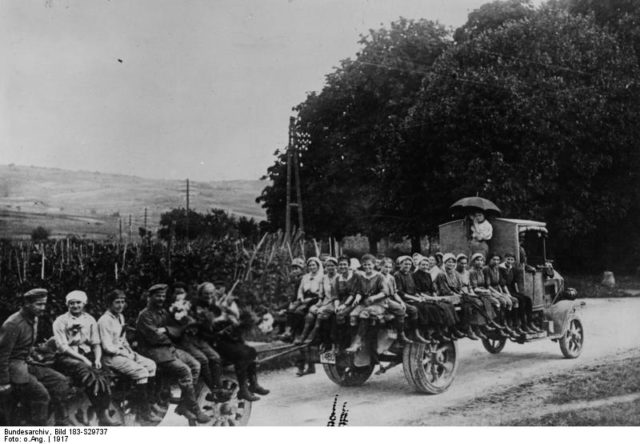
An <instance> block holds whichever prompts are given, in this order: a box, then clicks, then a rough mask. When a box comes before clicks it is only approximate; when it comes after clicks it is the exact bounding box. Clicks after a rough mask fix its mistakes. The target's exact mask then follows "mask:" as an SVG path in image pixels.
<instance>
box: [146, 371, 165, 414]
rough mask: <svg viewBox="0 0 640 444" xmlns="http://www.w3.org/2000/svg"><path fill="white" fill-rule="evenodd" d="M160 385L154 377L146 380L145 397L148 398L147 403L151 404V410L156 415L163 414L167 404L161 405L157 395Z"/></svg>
mask: <svg viewBox="0 0 640 444" xmlns="http://www.w3.org/2000/svg"><path fill="white" fill-rule="evenodd" d="M159 391H160V387H159V383H158V380H157V379H156V378H149V381H148V382H147V399H148V400H149V405H150V406H151V410H153V413H155V414H156V415H163V416H164V414H165V413H166V411H167V407H168V406H167V405H162V402H161V400H160V395H159Z"/></svg>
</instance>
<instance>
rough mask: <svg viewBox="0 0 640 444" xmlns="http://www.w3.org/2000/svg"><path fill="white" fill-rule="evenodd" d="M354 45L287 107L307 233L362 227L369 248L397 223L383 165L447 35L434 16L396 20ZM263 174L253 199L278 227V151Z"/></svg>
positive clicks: (282, 190)
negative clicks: (313, 89) (318, 84)
mask: <svg viewBox="0 0 640 444" xmlns="http://www.w3.org/2000/svg"><path fill="white" fill-rule="evenodd" d="M360 44H361V45H362V49H361V51H360V52H359V53H358V54H357V56H356V57H355V59H347V60H344V61H342V62H341V64H340V67H338V68H337V69H336V70H335V71H334V72H332V73H331V74H329V75H327V77H326V85H325V87H324V88H323V89H322V91H321V92H320V93H311V94H309V95H308V96H307V99H306V100H305V101H304V102H303V103H301V104H300V105H298V106H297V107H296V108H295V110H296V111H297V113H298V116H297V130H298V135H299V139H300V140H301V145H302V146H301V153H300V158H301V166H300V170H301V176H302V178H303V183H302V196H303V203H304V212H305V214H304V216H305V221H306V226H305V229H306V231H307V233H310V234H313V235H316V236H328V235H330V236H333V237H336V238H341V237H342V236H344V235H347V234H355V233H364V234H367V235H368V236H369V239H370V244H371V248H372V249H375V244H376V240H377V239H379V238H380V237H381V236H383V235H386V234H388V233H390V232H393V231H394V230H395V229H396V226H397V216H395V215H393V214H390V211H389V208H392V209H393V208H394V207H395V203H394V202H392V201H391V202H389V201H388V200H387V198H388V194H387V193H386V192H384V190H383V179H384V176H385V173H386V166H385V165H386V163H387V161H388V158H389V157H393V156H395V154H394V151H395V149H396V145H397V141H398V138H399V137H400V136H399V133H402V132H403V131H404V129H403V122H404V117H405V115H406V113H407V110H408V109H409V108H410V107H411V106H412V105H413V100H414V96H415V94H416V93H417V92H418V91H419V89H420V86H421V83H422V79H423V78H424V77H425V75H426V73H427V72H428V70H429V67H430V66H431V65H432V64H433V62H434V61H435V60H436V59H437V57H438V56H440V54H442V53H443V51H444V50H445V49H446V48H447V47H448V45H450V40H449V34H448V32H447V30H446V29H445V28H444V27H443V26H441V25H439V24H437V23H434V22H430V21H427V20H418V21H413V20H406V19H400V20H398V21H396V22H394V23H392V24H391V25H390V27H389V28H388V29H386V28H381V29H378V30H371V31H370V33H369V34H368V35H367V36H363V37H362V38H361V40H360ZM267 177H268V178H269V179H271V181H272V185H269V186H267V187H266V188H265V190H264V191H263V193H262V195H261V196H260V197H259V198H258V199H257V200H258V202H260V203H262V205H263V207H264V208H265V209H266V211H267V217H268V220H269V222H270V223H271V226H272V228H275V227H281V226H282V225H283V219H284V213H285V195H286V153H285V152H282V151H277V152H276V161H275V163H274V165H272V166H271V167H270V168H269V169H268V171H267ZM305 178H306V179H307V180H304V179H305ZM309 179H310V180H309ZM394 212H395V210H394Z"/></svg>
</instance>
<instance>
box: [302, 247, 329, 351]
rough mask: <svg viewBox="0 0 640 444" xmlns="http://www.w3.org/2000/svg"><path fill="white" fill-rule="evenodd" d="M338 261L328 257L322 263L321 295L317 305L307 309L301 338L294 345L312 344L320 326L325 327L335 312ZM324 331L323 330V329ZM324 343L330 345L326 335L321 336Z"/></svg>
mask: <svg viewBox="0 0 640 444" xmlns="http://www.w3.org/2000/svg"><path fill="white" fill-rule="evenodd" d="M337 266H338V260H337V259H336V258H334V257H328V258H326V260H325V261H324V267H325V273H324V276H323V277H322V293H321V296H320V299H319V300H318V302H317V303H315V304H314V305H312V306H311V307H310V308H309V313H307V316H306V319H305V325H304V330H303V331H302V335H301V337H300V338H299V339H298V340H296V344H301V343H302V342H309V343H310V342H313V341H314V340H315V339H316V336H317V335H318V333H319V332H320V329H321V327H322V326H325V324H326V321H328V320H329V319H330V318H331V316H332V315H333V314H334V312H335V301H336V300H337V299H338V289H337V283H338V273H337ZM323 331H324V329H323ZM323 336H324V338H325V343H330V341H328V340H327V335H323Z"/></svg>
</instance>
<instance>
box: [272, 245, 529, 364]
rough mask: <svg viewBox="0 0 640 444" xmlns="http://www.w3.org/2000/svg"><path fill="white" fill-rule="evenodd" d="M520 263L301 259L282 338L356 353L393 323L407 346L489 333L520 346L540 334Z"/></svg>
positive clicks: (493, 257) (445, 258) (510, 258)
mask: <svg viewBox="0 0 640 444" xmlns="http://www.w3.org/2000/svg"><path fill="white" fill-rule="evenodd" d="M515 259H516V258H515V256H514V255H513V254H506V255H505V256H504V257H501V256H500V255H498V254H489V255H488V257H487V258H485V256H484V254H482V253H475V254H473V255H472V256H471V257H470V258H469V257H467V256H466V255H464V254H459V255H457V256H456V255H454V254H451V253H446V254H441V253H437V254H436V255H433V256H426V257H425V256H422V255H420V254H414V255H413V257H410V256H401V257H399V258H398V259H397V260H396V261H395V263H394V261H393V260H391V259H390V258H387V257H382V258H376V257H374V256H372V255H369V254H366V255H364V256H363V257H362V258H361V259H360V261H354V260H353V259H350V258H348V257H340V258H337V259H336V258H334V257H325V258H324V259H323V260H321V259H319V258H317V257H311V258H309V259H307V260H306V263H305V262H303V261H302V260H301V259H295V260H294V262H293V264H292V273H291V280H290V283H289V288H290V297H291V301H290V304H289V306H288V312H287V317H288V325H287V330H286V331H285V333H284V335H283V336H282V338H283V339H285V340H293V341H294V343H296V344H303V343H324V344H325V346H326V347H340V348H344V350H345V351H347V352H356V351H358V350H359V349H360V348H361V347H362V346H363V341H364V339H365V337H366V336H367V331H368V329H369V328H370V327H371V326H372V325H375V324H377V323H389V324H390V325H391V326H393V328H394V329H395V330H396V332H397V338H398V339H397V340H398V341H400V342H401V343H406V342H412V341H413V342H420V343H430V342H431V341H432V340H445V341H448V340H452V339H457V338H463V337H467V338H470V339H472V340H478V339H481V338H487V334H489V333H491V334H492V335H500V336H503V337H511V338H513V339H514V340H517V339H518V338H519V337H522V335H526V334H532V333H537V332H540V331H541V330H540V328H538V326H536V325H535V324H534V322H533V318H532V301H531V299H530V298H529V297H527V296H525V295H524V294H522V293H521V291H520V289H519V288H518V280H519V279H518V275H519V273H522V272H524V268H523V266H521V264H516V260H515ZM486 260H488V264H486V265H485V261H486ZM354 262H355V266H354ZM469 264H470V266H469ZM305 265H306V273H305V272H304V270H303V268H304V266H305ZM299 373H302V374H304V371H301V372H299Z"/></svg>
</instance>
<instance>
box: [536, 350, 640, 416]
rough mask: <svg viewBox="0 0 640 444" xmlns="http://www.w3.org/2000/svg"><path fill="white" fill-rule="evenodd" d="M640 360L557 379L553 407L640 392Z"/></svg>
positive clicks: (575, 373)
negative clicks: (639, 370) (554, 405)
mask: <svg viewBox="0 0 640 444" xmlns="http://www.w3.org/2000/svg"><path fill="white" fill-rule="evenodd" d="M639 367H640V357H635V358H627V359H624V360H622V361H619V362H612V363H609V364H599V365H595V366H589V367H585V368H583V369H579V370H574V371H572V372H570V373H569V374H567V375H561V376H559V377H558V378H554V379H556V381H555V383H554V385H555V386H556V389H555V390H554V393H553V395H552V396H551V397H549V398H548V399H547V402H548V403H550V404H566V403H568V402H574V401H591V400H594V399H601V398H606V397H610V396H619V395H626V394H629V393H638V392H640V372H638V368H639Z"/></svg>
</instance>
